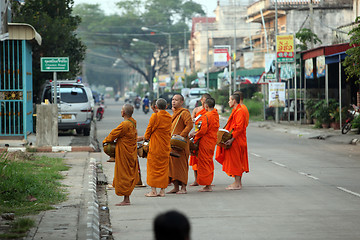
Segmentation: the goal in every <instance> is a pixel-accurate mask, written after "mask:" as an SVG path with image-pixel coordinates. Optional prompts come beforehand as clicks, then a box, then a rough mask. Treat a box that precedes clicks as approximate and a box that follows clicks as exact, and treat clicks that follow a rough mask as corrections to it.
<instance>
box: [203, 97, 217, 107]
mask: <svg viewBox="0 0 360 240" xmlns="http://www.w3.org/2000/svg"><path fill="white" fill-rule="evenodd" d="M205 104H206V105H208V107H209V108H214V107H215V99H213V98H212V97H210V98H207V99H206V100H205Z"/></svg>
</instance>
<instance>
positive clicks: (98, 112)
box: [96, 104, 105, 121]
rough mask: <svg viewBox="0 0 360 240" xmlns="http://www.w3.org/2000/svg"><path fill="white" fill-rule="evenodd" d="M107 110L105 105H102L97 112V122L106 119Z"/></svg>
mask: <svg viewBox="0 0 360 240" xmlns="http://www.w3.org/2000/svg"><path fill="white" fill-rule="evenodd" d="M104 112H105V108H104V105H102V104H100V106H99V107H98V109H97V110H96V120H97V121H100V120H101V119H102V118H103V117H104Z"/></svg>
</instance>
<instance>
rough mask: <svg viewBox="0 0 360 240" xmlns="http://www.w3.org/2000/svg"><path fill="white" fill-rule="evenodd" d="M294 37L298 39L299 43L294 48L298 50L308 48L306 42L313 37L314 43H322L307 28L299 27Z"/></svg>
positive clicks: (309, 41)
mask: <svg viewBox="0 0 360 240" xmlns="http://www.w3.org/2000/svg"><path fill="white" fill-rule="evenodd" d="M295 37H296V38H297V39H298V40H299V41H300V44H297V45H296V48H297V49H299V50H300V51H305V50H308V43H311V39H313V43H314V44H317V43H322V41H321V40H320V39H319V38H318V36H317V35H316V34H315V33H313V32H312V31H311V30H310V29H308V28H302V29H300V31H299V32H297V33H296V35H295Z"/></svg>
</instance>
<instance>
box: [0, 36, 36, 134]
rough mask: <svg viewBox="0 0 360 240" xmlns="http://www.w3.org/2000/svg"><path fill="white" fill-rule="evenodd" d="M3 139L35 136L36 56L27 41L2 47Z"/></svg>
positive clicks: (8, 42) (9, 42)
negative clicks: (32, 134) (33, 71)
mask: <svg viewBox="0 0 360 240" xmlns="http://www.w3.org/2000/svg"><path fill="white" fill-rule="evenodd" d="M0 46H1V47H0V57H1V62H0V78H1V79H0V106H1V109H0V136H24V138H25V139H26V138H27V135H28V134H29V133H31V132H33V117H32V116H33V102H32V55H31V45H30V43H28V42H27V41H26V40H5V41H2V42H1V45H0Z"/></svg>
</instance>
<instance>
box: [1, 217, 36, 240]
mask: <svg viewBox="0 0 360 240" xmlns="http://www.w3.org/2000/svg"><path fill="white" fill-rule="evenodd" d="M34 225H35V221H34V220H33V219H30V218H19V219H17V220H15V221H14V222H12V223H11V224H10V228H9V232H7V233H2V234H0V238H1V239H19V238H23V237H26V235H27V232H28V231H29V230H30V229H31V228H32V227H33V226H34Z"/></svg>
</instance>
